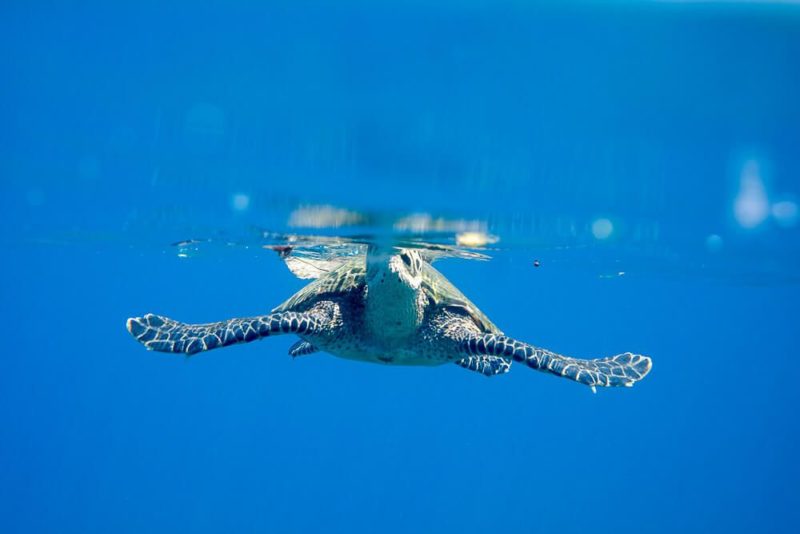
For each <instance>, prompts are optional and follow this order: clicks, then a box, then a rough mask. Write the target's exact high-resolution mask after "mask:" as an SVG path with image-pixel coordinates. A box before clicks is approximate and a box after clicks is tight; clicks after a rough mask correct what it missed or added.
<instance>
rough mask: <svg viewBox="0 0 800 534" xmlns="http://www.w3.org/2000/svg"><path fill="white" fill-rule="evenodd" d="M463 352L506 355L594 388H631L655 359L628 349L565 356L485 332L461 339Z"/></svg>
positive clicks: (644, 374) (534, 367) (532, 366)
mask: <svg viewBox="0 0 800 534" xmlns="http://www.w3.org/2000/svg"><path fill="white" fill-rule="evenodd" d="M460 349H461V351H462V352H463V353H465V354H467V355H470V356H473V355H493V356H503V357H505V358H508V359H509V360H513V361H517V362H521V363H524V364H525V365H527V366H528V367H531V368H533V369H536V370H539V371H545V372H548V373H552V374H555V375H558V376H563V377H564V378H569V379H571V380H574V381H576V382H580V383H581V384H584V385H587V386H589V387H591V388H592V389H593V390H594V388H595V387H596V386H600V387H616V386H625V387H631V386H633V384H634V383H635V382H637V381H639V380H641V379H642V378H644V377H645V376H647V373H649V372H650V369H651V367H652V361H651V360H650V358H648V357H647V356H642V355H640V354H632V353H630V352H625V353H623V354H617V355H616V356H610V357H608V358H597V359H594V360H582V359H579V358H571V357H569V356H562V355H561V354H556V353H555V352H550V351H549V350H545V349H542V348H539V347H534V346H533V345H529V344H528V343H525V342H523V341H517V340H516V339H512V338H510V337H507V336H503V335H497V334H484V335H475V336H469V337H467V338H465V339H463V340H462V341H461V345H460Z"/></svg>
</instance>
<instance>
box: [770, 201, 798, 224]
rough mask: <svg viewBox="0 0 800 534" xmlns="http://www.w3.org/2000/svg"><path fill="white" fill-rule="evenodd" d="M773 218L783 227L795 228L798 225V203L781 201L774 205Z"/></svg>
mask: <svg viewBox="0 0 800 534" xmlns="http://www.w3.org/2000/svg"><path fill="white" fill-rule="evenodd" d="M772 216H773V217H774V218H775V221H776V222H777V223H778V224H780V225H781V226H794V225H795V224H796V223H797V203H795V202H793V201H791V200H781V201H780V202H776V203H775V204H773V205H772Z"/></svg>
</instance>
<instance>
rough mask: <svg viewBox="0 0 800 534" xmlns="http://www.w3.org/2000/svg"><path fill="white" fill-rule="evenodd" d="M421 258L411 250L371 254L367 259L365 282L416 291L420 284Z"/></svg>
mask: <svg viewBox="0 0 800 534" xmlns="http://www.w3.org/2000/svg"><path fill="white" fill-rule="evenodd" d="M422 261H423V260H422V258H421V257H420V255H419V253H417V252H416V251H413V250H406V249H403V250H401V251H400V252H399V253H397V254H386V255H382V254H372V255H370V256H369V257H368V260H367V284H369V285H374V286H384V287H395V286H396V290H400V289H401V288H405V289H411V290H412V291H416V290H418V289H419V288H420V285H422Z"/></svg>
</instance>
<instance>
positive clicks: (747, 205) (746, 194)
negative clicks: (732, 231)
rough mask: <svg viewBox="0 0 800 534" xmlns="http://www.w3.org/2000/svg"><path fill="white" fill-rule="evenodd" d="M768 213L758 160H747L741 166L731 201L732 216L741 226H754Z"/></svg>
mask: <svg viewBox="0 0 800 534" xmlns="http://www.w3.org/2000/svg"><path fill="white" fill-rule="evenodd" d="M768 215H769V201H768V200H767V190H766V188H765V187H764V182H763V180H762V179H761V171H760V170H759V167H758V162H756V161H755V160H749V161H747V162H745V164H744V165H743V166H742V172H741V175H740V177H739V192H738V193H737V194H736V198H735V199H734V201H733V216H734V217H735V218H736V222H738V223H739V225H740V226H741V227H742V228H747V229H751V228H755V227H756V226H758V225H760V224H761V223H762V222H764V219H766V218H767V216H768Z"/></svg>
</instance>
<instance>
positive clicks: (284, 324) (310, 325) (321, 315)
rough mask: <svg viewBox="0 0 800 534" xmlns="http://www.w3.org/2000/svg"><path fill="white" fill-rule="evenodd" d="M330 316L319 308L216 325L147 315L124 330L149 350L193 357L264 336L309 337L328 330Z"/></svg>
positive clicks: (228, 321) (235, 320)
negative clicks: (303, 335) (290, 335)
mask: <svg viewBox="0 0 800 534" xmlns="http://www.w3.org/2000/svg"><path fill="white" fill-rule="evenodd" d="M331 317H332V313H330V310H325V309H318V310H314V311H311V312H306V313H297V312H277V313H271V314H269V315H261V316H258V317H247V318H241V319H229V320H227V321H220V322H218V323H207V324H188V323H181V322H178V321H175V320H173V319H169V318H167V317H162V316H160V315H153V314H150V313H149V314H147V315H145V316H143V317H132V318H130V319H128V322H127V327H128V332H130V333H131V335H132V336H133V337H134V338H135V339H136V340H137V341H139V342H140V343H141V344H143V345H144V346H145V347H147V348H148V349H149V350H155V351H159V352H176V353H185V354H196V353H198V352H202V351H205V350H211V349H215V348H218V347H226V346H228V345H233V344H235V343H247V342H250V341H255V340H257V339H261V338H264V337H267V336H273V335H279V334H301V335H302V334H312V333H314V332H316V331H321V330H322V329H324V328H327V327H328V326H329V324H330V320H331Z"/></svg>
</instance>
